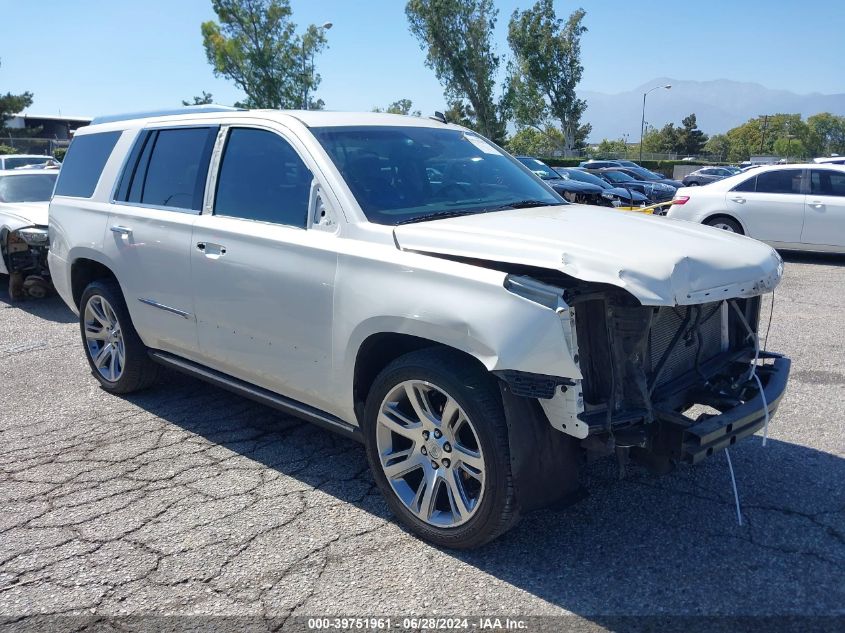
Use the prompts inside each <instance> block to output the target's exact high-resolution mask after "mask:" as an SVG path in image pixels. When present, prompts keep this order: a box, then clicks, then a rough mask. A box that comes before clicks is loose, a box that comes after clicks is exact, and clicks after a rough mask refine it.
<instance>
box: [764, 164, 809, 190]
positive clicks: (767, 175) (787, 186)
mask: <svg viewBox="0 0 845 633" xmlns="http://www.w3.org/2000/svg"><path fill="white" fill-rule="evenodd" d="M802 171H803V170H801V169H778V170H775V171H766V172H763V173H762V174H757V189H756V191H757V193H801V174H802Z"/></svg>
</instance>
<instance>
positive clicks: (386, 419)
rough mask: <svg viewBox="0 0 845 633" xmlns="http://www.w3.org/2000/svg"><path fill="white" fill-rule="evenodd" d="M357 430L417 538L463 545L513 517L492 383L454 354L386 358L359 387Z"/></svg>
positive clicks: (433, 351) (491, 534)
mask: <svg viewBox="0 0 845 633" xmlns="http://www.w3.org/2000/svg"><path fill="white" fill-rule="evenodd" d="M411 398H414V400H413V401H412V399H411ZM364 436H365V442H366V446H367V459H368V461H369V464H370V468H371V469H372V472H373V477H374V478H375V481H376V484H377V485H378V487H379V489H380V490H381V492H382V494H383V495H384V497H385V499H386V500H387V504H388V505H389V506H390V509H391V511H392V512H393V514H394V515H395V516H396V517H397V518H398V519H399V521H400V522H401V523H402V524H403V525H405V526H406V527H407V528H408V529H409V530H410V531H411V532H413V533H414V534H416V535H418V536H419V537H421V538H423V539H425V540H427V541H429V542H431V543H433V544H435V545H437V546H440V547H447V548H456V549H468V548H473V547H478V546H480V545H483V544H484V543H487V542H488V541H490V540H492V539H494V538H496V537H497V536H499V535H501V534H503V533H504V532H506V531H507V530H508V529H510V528H511V527H512V526H513V525H514V524H515V523H516V522H517V520H518V512H517V504H516V498H515V491H514V485H513V478H512V475H511V468H510V450H509V445H508V430H507V423H506V421H505V414H504V409H503V407H502V401H501V395H500V392H499V389H498V385H497V383H496V379H495V378H494V377H493V376H491V375H490V374H489V373H487V372H486V371H485V370H484V368H483V367H480V366H477V365H476V364H475V363H474V362H473V361H472V360H471V359H468V358H466V357H465V356H464V355H463V354H460V353H458V352H455V351H452V350H448V349H443V348H428V349H423V350H419V351H416V352H411V353H409V354H406V355H404V356H401V357H399V358H398V359H396V360H395V361H393V362H392V363H390V364H389V365H388V366H387V367H386V368H385V369H384V370H383V371H382V372H381V373H380V374H379V375H378V377H377V378H376V380H375V382H374V383H373V387H372V389H371V390H370V393H369V394H368V397H367V404H366V408H365V420H364ZM430 490H431V491H433V492H429V491H430Z"/></svg>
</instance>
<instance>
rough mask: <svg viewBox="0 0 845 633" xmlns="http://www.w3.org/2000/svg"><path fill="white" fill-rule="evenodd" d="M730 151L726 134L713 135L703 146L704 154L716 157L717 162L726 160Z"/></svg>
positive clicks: (729, 143)
mask: <svg viewBox="0 0 845 633" xmlns="http://www.w3.org/2000/svg"><path fill="white" fill-rule="evenodd" d="M730 150H731V142H730V139H728V137H727V135H726V134H714V135H713V136H711V137H710V138H709V139H708V140H707V143H705V145H704V152H705V153H706V154H710V155H711V156H716V157H717V158H718V159H719V160H727V158H728V154H729V153H730Z"/></svg>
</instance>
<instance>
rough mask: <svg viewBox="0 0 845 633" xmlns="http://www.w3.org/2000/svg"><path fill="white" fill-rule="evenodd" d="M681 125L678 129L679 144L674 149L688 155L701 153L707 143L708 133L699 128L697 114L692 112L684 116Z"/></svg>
mask: <svg viewBox="0 0 845 633" xmlns="http://www.w3.org/2000/svg"><path fill="white" fill-rule="evenodd" d="M681 125H682V127H680V128H678V130H677V144H676V145H675V148H674V149H673V151H675V152H676V153H678V154H686V155H687V156H694V155H696V154H700V153H701V150H702V149H704V145H705V144H706V143H707V135H706V134H705V133H704V132H702V131H701V130H699V129H698V124H697V122H696V120H695V114H690V115H689V116H688V117H686V118H684V119H683V120H682V121H681Z"/></svg>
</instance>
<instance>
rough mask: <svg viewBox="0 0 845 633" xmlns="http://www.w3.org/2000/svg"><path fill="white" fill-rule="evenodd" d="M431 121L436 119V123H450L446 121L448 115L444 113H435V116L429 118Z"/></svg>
mask: <svg viewBox="0 0 845 633" xmlns="http://www.w3.org/2000/svg"><path fill="white" fill-rule="evenodd" d="M428 118H429V119H434V120H435V121H440V122H441V123H448V121H447V120H446V115H445V114H443V113H442V112H438V111H435V112H434V116H430V117H428Z"/></svg>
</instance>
